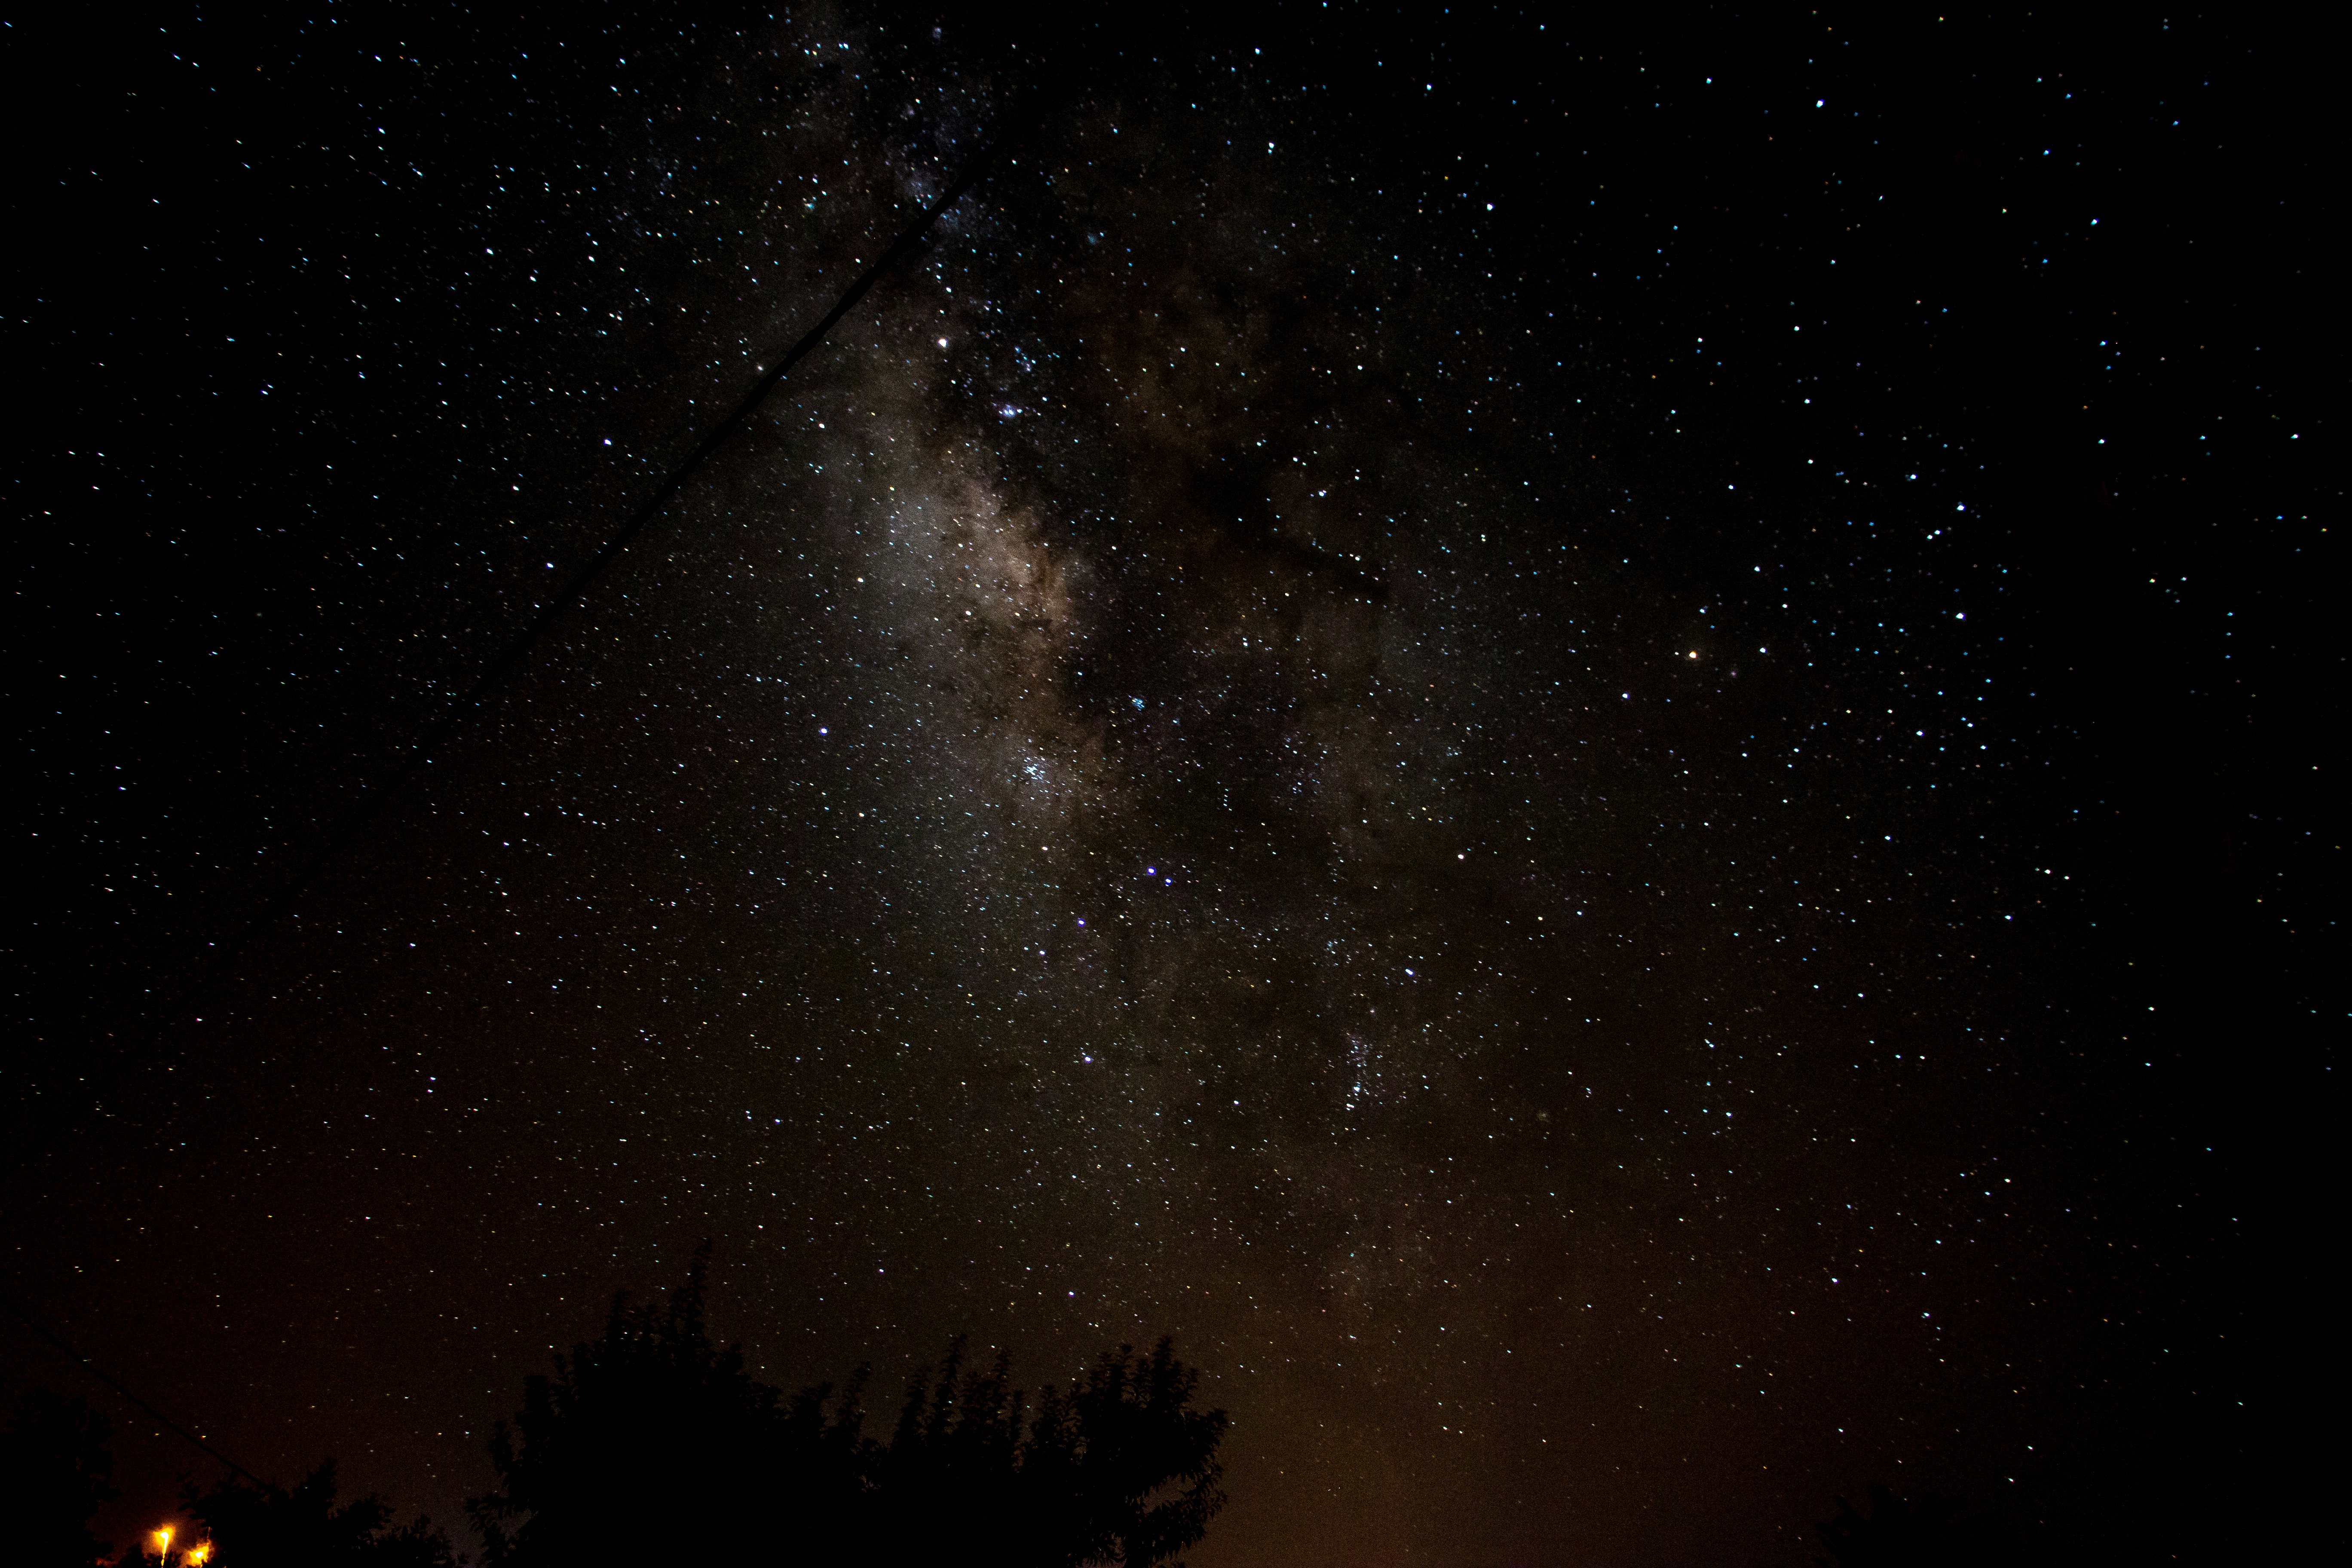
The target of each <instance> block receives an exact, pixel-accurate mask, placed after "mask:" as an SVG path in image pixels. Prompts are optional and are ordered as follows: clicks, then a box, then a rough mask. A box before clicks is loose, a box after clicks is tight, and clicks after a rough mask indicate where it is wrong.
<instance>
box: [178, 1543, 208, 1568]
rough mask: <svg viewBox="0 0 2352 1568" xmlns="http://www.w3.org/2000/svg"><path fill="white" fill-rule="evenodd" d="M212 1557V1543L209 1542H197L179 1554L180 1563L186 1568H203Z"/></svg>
mask: <svg viewBox="0 0 2352 1568" xmlns="http://www.w3.org/2000/svg"><path fill="white" fill-rule="evenodd" d="M212 1555H213V1543H212V1542H209V1541H199V1542H196V1543H195V1544H194V1546H191V1547H189V1548H188V1549H187V1550H186V1551H185V1552H181V1553H180V1561H181V1562H182V1563H185V1564H186V1565H187V1568H204V1565H205V1563H209V1562H211V1561H212Z"/></svg>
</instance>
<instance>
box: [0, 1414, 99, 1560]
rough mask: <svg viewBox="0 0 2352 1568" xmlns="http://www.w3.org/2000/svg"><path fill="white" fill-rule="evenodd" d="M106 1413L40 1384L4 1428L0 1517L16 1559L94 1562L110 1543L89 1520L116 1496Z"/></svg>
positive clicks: (0, 1437)
mask: <svg viewBox="0 0 2352 1568" xmlns="http://www.w3.org/2000/svg"><path fill="white" fill-rule="evenodd" d="M108 1436H109V1432H108V1429H107V1424H106V1417H104V1416H102V1415H99V1414H97V1413H96V1412H95V1411H93V1410H91V1409H90V1407H89V1405H86V1404H84V1403H83V1402H82V1401H81V1400H79V1399H64V1398H60V1397H59V1396H58V1395H57V1394H52V1393H50V1392H49V1391H48V1390H47V1389H46V1388H36V1389H33V1390H32V1391H30V1392H29V1393H27V1394H26V1395H25V1397H24V1398H23V1399H22V1400H20V1401H19V1402H18V1403H17V1405H16V1413H15V1415H12V1416H11V1417H10V1418H9V1421H8V1427H7V1430H6V1431H5V1433H0V1519H5V1520H6V1521H8V1522H7V1537H6V1541H7V1545H6V1551H7V1553H8V1555H10V1556H11V1557H13V1558H14V1559H16V1561H19V1562H24V1563H83V1564H87V1563H96V1562H97V1561H99V1559H100V1558H101V1557H104V1556H105V1555H106V1554H107V1552H108V1551H109V1550H110V1546H109V1543H108V1542H104V1541H101V1540H100V1539H99V1538H98V1537H97V1536H95V1535H93V1534H91V1533H90V1530H89V1521H90V1519H91V1518H92V1516H94V1515H95V1514H96V1513H97V1512H98V1510H100V1508H101V1507H103V1506H104V1505H105V1504H107V1503H110V1502H112V1501H113V1500H114V1499H115V1497H116V1496H117V1495H118V1494H117V1493H116V1492H115V1489H114V1456H113V1454H112V1453H111V1452H110V1451H109V1449H108V1448H107V1446H106V1445H107V1438H108Z"/></svg>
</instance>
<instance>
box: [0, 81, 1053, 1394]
mask: <svg viewBox="0 0 2352 1568" xmlns="http://www.w3.org/2000/svg"><path fill="white" fill-rule="evenodd" d="M1058 91H1059V89H1058V87H1055V88H1049V89H1045V90H1044V91H1041V92H1040V93H1039V94H1038V95H1037V97H1036V98H1035V99H1034V100H1033V101H1032V102H1031V103H1030V105H1029V106H1028V107H1027V108H1026V109H1025V110H1024V111H1023V112H1022V113H1021V114H1019V115H1017V116H1015V117H1014V118H1013V121H1011V122H1010V123H1009V124H1008V125H1007V126H1006V128H1005V129H1004V130H1003V132H999V133H998V134H997V136H996V137H995V138H994V139H992V141H990V142H988V143H987V144H986V145H985V146H983V147H982V148H981V150H980V151H979V153H976V154H974V155H973V157H972V160H971V163H968V164H966V165H965V167H964V171H963V174H962V175H961V177H960V178H959V179H958V180H957V181H956V182H955V184H952V185H950V186H949V187H948V188H947V191H946V193H945V194H944V195H941V196H940V198H939V199H938V200H937V201H934V202H933V203H932V204H931V205H929V206H928V207H926V208H924V209H923V212H922V214H921V216H919V217H917V218H916V219H915V221H914V222H913V223H911V224H909V225H908V226H907V228H906V230H905V231H904V232H903V233H901V234H900V235H899V236H898V239H897V240H896V241H894V242H893V243H892V245H891V247H890V248H889V249H887V250H886V251H884V252H883V253H882V256H881V258H880V259H879V260H877V261H876V262H875V263H874V264H873V265H872V266H871V267H868V268H866V270H865V271H864V272H862V273H860V274H859V275H858V277H857V280H856V282H854V283H852V284H850V286H849V288H848V289H847V290H846V291H845V293H844V294H843V295H842V296H841V299H840V300H838V301H837V302H836V303H835V305H834V307H833V309H832V310H828V311H826V312H825V315H824V320H823V321H819V322H817V324H816V325H815V326H814V327H811V328H810V329H809V330H808V331H807V332H806V333H805V334H803V336H802V338H801V340H800V342H796V343H794V344H793V346H792V348H791V349H790V350H789V351H788V352H787V353H785V354H784V356H783V358H782V359H781V360H779V361H778V362H777V363H776V368H775V369H773V370H772V371H770V372H768V374H765V375H763V376H761V378H760V380H759V382H758V383H757V384H755V385H754V386H753V387H752V388H751V392H750V393H749V394H747V395H745V397H744V398H743V401H742V402H740V404H738V405H736V407H735V411H734V412H733V413H731V414H730V415H729V416H727V417H726V418H724V419H722V420H720V421H719V424H718V426H716V427H715V428H714V429H712V430H711V432H710V433H709V435H707V436H705V437H703V438H702V440H701V441H700V442H699V443H698V445H697V446H696V447H695V448H694V450H692V451H691V452H688V454H687V455H686V458H685V459H684V460H683V461H681V462H680V463H678V465H677V467H676V468H672V469H671V470H670V473H669V477H668V478H667V479H664V480H663V481H662V482H661V484H660V485H659V486H658V487H657V488H656V489H655V490H654V492H653V494H651V495H650V496H648V497H646V500H645V501H644V502H643V503H642V504H640V505H639V506H638V508H637V510H635V511H634V512H632V513H631V514H630V515H629V520H628V521H626V522H625V523H623V524H622V525H621V528H620V531H618V532H616V533H614V535H613V537H612V538H610V539H609V540H607V541H605V542H604V548H603V549H601V550H599V551H598V552H596V553H595V555H594V557H593V558H592V559H591V560H590V561H589V563H588V564H587V565H586V566H584V567H583V568H582V569H581V570H580V571H578V572H577V573H575V574H573V575H572V580H571V582H570V583H568V584H565V586H564V587H563V589H562V592H561V593H559V594H557V595H556V596H555V597H554V598H553V599H551V600H550V601H548V603H547V604H546V605H544V606H543V607H542V608H541V610H540V612H539V614H538V615H537V616H534V617H533V618H532V620H531V623H530V626H526V627H524V628H523V632H522V635H521V636H520V637H517V638H516V639H515V640H514V641H513V642H512V643H511V644H509V646H508V647H507V649H506V651H505V652H503V653H501V654H500V655H499V657H498V658H495V659H493V660H492V661H491V662H490V665H489V667H488V668H487V669H485V670H483V672H482V673H481V675H480V676H479V677H478V678H477V679H476V680H475V681H474V684H473V686H472V687H471V688H470V689H468V690H467V693H466V694H465V696H463V697H461V698H459V699H458V700H457V702H456V703H454V704H453V705H451V707H450V708H449V710H448V711H446V713H444V714H443V715H442V716H441V719H440V721H438V722H436V724H435V725H434V726H433V728H432V729H430V730H428V731H425V735H424V737H423V738H422V739H420V740H418V741H417V742H415V743H414V744H412V745H411V746H410V747H409V748H408V752H407V754H406V755H405V756H404V757H403V758H402V759H401V761H400V764H399V765H398V766H397V767H395V768H394V770H393V771H392V773H391V774H390V775H389V776H387V777H386V778H385V779H384V780H383V782H382V783H381V784H375V785H374V786H373V787H372V788H370V789H369V790H368V791H367V792H366V793H365V794H364V795H362V796H361V797H360V802H359V804H358V805H356V806H354V807H353V808H352V812H351V814H350V815H349V816H345V817H344V818H343V821H342V824H341V826H338V827H337V828H336V829H335V831H334V832H333V833H331V834H330V835H329V836H328V837H327V840H326V842H325V843H324V844H322V845H320V847H319V849H318V850H317V851H316V852H315V853H314V854H312V855H311V857H310V859H309V860H308V861H307V862H305V863H304V865H303V867H302V868H301V869H300V870H299V871H298V872H296V873H295V875H294V878H293V879H292V880H291V881H289V883H287V885H286V886H285V888H284V889H281V890H280V891H279V892H278V896H277V897H276V898H274V899H272V900H269V902H268V904H266V905H264V906H263V907H262V910H261V912H260V913H258V914H257V915H255V916H254V917H253V918H252V919H251V920H249V921H247V922H246V923H245V925H244V927H243V928H242V929H241V930H239V931H237V933H236V936H234V937H232V938H231V939H230V940H229V941H228V942H226V943H225V944H223V945H222V946H221V947H220V949H219V950H218V951H217V952H215V954H214V956H213V960H212V962H211V963H209V964H207V965H205V971H204V973H202V974H200V975H198V976H197V977H196V982H195V984H193V985H191V986H189V987H188V989H187V990H186V991H184V992H183V993H182V994H181V995H180V999H179V1000H178V1001H177V1002H176V1003H174V1004H173V1005H172V1007H171V1009H170V1011H168V1012H166V1013H165V1014H164V1015H163V1018H162V1020H161V1021H159V1022H158V1023H157V1024H156V1025H155V1026H153V1027H152V1028H151V1029H149V1030H148V1031H147V1033H146V1034H145V1035H143V1036H142V1037H140V1039H139V1041H138V1043H137V1044H135V1045H133V1046H132V1047H131V1048H130V1049H129V1050H127V1051H125V1052H123V1053H122V1054H121V1056H119V1057H117V1058H115V1059H114V1061H113V1062H112V1063H111V1064H110V1066H109V1067H108V1068H106V1070H105V1071H104V1072H102V1073H100V1075H99V1077H98V1079H97V1081H96V1082H95V1083H93V1084H92V1085H91V1086H90V1087H89V1089H88V1090H87V1091H86V1092H84V1094H83V1095H82V1097H81V1099H80V1100H78V1101H76V1102H75V1103H74V1105H73V1106H72V1107H71V1109H69V1110H67V1111H66V1113H65V1114H64V1115H63V1116H60V1117H59V1118H58V1120H57V1121H53V1122H51V1123H50V1124H49V1126H48V1127H47V1129H45V1130H44V1131H42V1132H41V1133H40V1134H39V1136H37V1137H36V1138H34V1139H33V1140H31V1141H30V1142H27V1143H26V1144H24V1145H23V1146H22V1147H21V1148H20V1149H19V1151H18V1152H17V1155H16V1159H15V1160H14V1161H13V1162H12V1163H10V1164H9V1166H8V1169H7V1171H6V1173H5V1175H0V1181H6V1180H9V1179H11V1178H13V1177H15V1176H16V1174H17V1173H20V1172H22V1171H23V1170H25V1169H26V1167H27V1166H29V1165H30V1164H32V1163H33V1162H34V1161H35V1160H37V1159H38V1158H39V1157H40V1156H41V1154H42V1153H43V1152H46V1151H47V1148H48V1146H49V1145H50V1143H52V1142H55V1141H56V1140H57V1138H58V1134H60V1133H62V1132H63V1131H65V1130H66V1129H67V1128H68V1127H70V1126H72V1125H73V1124H74V1123H75V1122H77V1121H80V1120H81V1119H82V1117H84V1116H85V1115H87V1114H89V1110H90V1109H91V1107H93V1106H95V1105H97V1104H98V1103H99V1102H100V1100H102V1099H104V1097H105V1094H106V1091H107V1090H108V1089H110V1088H111V1087H113V1085H114V1084H115V1082H116V1081H117V1080H119V1079H121V1077H122V1076H123V1074H124V1073H125V1072H127V1071H129V1070H130V1068H131V1067H133V1066H134V1065H136V1064H137V1063H138V1062H140V1061H141V1060H142V1058H145V1057H146V1056H148V1055H149V1054H150V1053H151V1052H152V1051H153V1050H154V1049H155V1047H157V1046H159V1045H161V1044H162V1043H163V1038H164V1037H165V1036H166V1035H168V1034H169V1033H170V1032H171V1030H172V1028H173V1026H174V1025H176V1024H178V1023H179V1021H180V1020H181V1019H182V1018H184V1017H185V1016H187V1014H188V1009H189V1008H190V1007H192V1006H193V1005H194V1004H195V1002H196V999H197V998H198V997H200V996H202V995H203V994H205V992H206V991H207V990H209V989H210V988H211V987H212V986H213V984H215V982H216V981H218V980H219V979H220V978H221V976H223V975H224V974H226V973H228V971H229V970H230V968H231V967H233V966H234V965H235V964H236V961H237V959H238V958H239V957H240V956H241V955H242V954H243V953H244V952H245V950H246V949H247V947H249V946H250V945H252V942H253V940H254V938H256V937H257V936H259V935H260V934H261V932H262V931H265V930H266V929H268V926H269V924H270V922H272V921H275V920H276V919H277V918H278V916H279V915H281V914H283V913H284V912H285V911H286V910H287V909H288V908H289V906H290V905H291V904H292V903H293V902H294V900H296V899H297V898H298V897H299V896H300V895H301V893H302V891H303V889H306V888H308V887H309V886H310V882H311V880H312V879H314V878H315V877H317V876H318V874H319V872H320V870H321V869H322V868H324V867H325V866H326V864H327V862H329V861H330V860H331V859H333V858H335V856H336V855H337V854H339V853H341V851H342V849H343V848H344V847H346V846H348V845H349V844H350V843H351V842H352V840H353V839H354V838H356V837H359V835H360V831H361V829H362V828H364V827H365V826H367V825H368V824H369V823H370V822H371V821H373V819H374V817H375V815H376V813H377V812H378V811H380V810H381V809H382V808H383V804H384V802H385V801H387V800H389V799H391V798H392V795H393V793H394V791H395V790H397V789H398V788H399V787H400V785H401V784H404V783H405V782H406V781H407V779H408V776H409V774H411V773H415V771H416V768H417V765H418V764H419V763H423V762H425V760H426V759H427V758H428V757H430V756H431V755H432V752H433V750H434V748H435V747H436V746H438V745H439V744H440V743H441V742H443V741H446V740H447V739H448V738H449V734H450V732H451V731H454V730H456V729H457V726H458V725H459V724H460V723H462V722H463V721H465V719H466V718H467V715H468V714H470V713H472V712H473V710H474V709H475V707H476V706H477V705H478V703H479V702H480V701H481V700H482V698H483V696H484V695H485V694H486V693H487V692H488V690H489V689H490V688H491V687H492V686H495V685H496V684H498V681H499V678H500V677H502V676H504V675H505V674H506V673H507V671H508V670H509V669H511V668H514V666H515V665H516V664H517V663H518V662H520V659H521V658H522V657H523V655H524V654H526V653H528V652H529V651H530V647H531V645H532V644H534V643H536V642H537V641H538V640H539V638H540V636H541V633H543V632H545V631H546V630H547V628H548V627H549V626H551V625H553V624H554V623H555V621H556V619H557V618H558V617H559V616H562V614H563V612H564V611H566V610H568V609H570V608H571V607H572V605H574V604H576V603H578V602H579V600H580V598H581V596H582V595H583V594H585V593H586V592H587V590H588V588H589V585H590V584H593V583H594V582H595V580H596V579H597V578H598V577H599V576H601V575H602V574H604V569H605V568H606V567H607V566H609V565H611V564H612V563H613V562H614V560H616V559H617V558H618V557H619V556H620V553H621V552H622V551H624V550H625V549H626V548H628V545H629V542H630V541H631V540H633V539H635V537H636V536H637V534H638V533H639V532H640V531H643V530H644V528H645V527H646V524H647V523H649V522H651V521H653V520H654V518H655V516H656V514H658V513H659V512H660V511H661V510H662V508H663V507H665V506H667V504H668V503H669V500H670V499H671V498H672V497H674V496H676V495H677V492H678V491H679V490H680V489H683V488H685V485H686V481H687V480H688V478H690V477H691V476H692V475H693V473H694V471H695V470H696V469H697V468H700V467H701V466H702V462H703V459H704V458H708V457H709V456H710V455H711V454H712V453H713V452H716V451H717V450H718V449H719V447H721V446H723V445H725V444H726V442H727V440H728V439H729V438H730V437H732V436H733V435H734V434H735V433H736V431H738V430H740V429H741V428H742V426H743V422H744V421H745V420H746V419H748V418H750V417H751V412H752V410H754V409H756V408H757V407H758V406H759V405H760V404H761V402H762V401H763V400H764V399H765V398H766V397H767V395H768V394H769V393H770V392H772V391H773V390H774V389H775V386H776V384H777V383H778V382H780V381H782V380H783V379H784V376H785V374H787V373H788V372H790V371H791V369H792V368H793V366H794V365H796V364H798V363H800V362H801V361H802V360H803V359H804V358H806V357H807V355H808V354H809V353H810V351H811V350H813V349H814V348H815V347H816V346H817V344H818V343H820V342H823V341H824V335H825V333H827V332H828V331H832V330H833V328H834V326H835V323H837V322H838V321H840V320H841V319H842V317H844V316H845V315H847V314H848V313H849V311H850V310H851V309H852V308H853V307H854V306H856V303H857V302H858V300H862V299H864V298H865V297H866V290H867V289H871V288H873V287H874V285H875V284H876V283H877V281H879V280H880V279H881V278H882V276H883V274H885V273H887V272H888V271H889V270H890V269H891V268H893V267H895V266H897V265H898V263H899V262H900V261H902V260H904V259H905V258H907V256H908V253H910V252H911V251H913V250H914V248H915V247H917V246H918V245H919V244H921V243H922V239H923V237H924V235H926V234H928V233H929V231H930V227H931V225H932V224H933V223H934V222H935V221H937V219H938V218H939V216H940V214H941V213H943V212H945V211H947V209H948V208H950V207H951V206H953V205H955V204H956V203H957V202H958V201H960V200H961V199H962V197H963V195H964V194H965V193H966V192H967V191H969V190H971V187H972V186H973V184H976V183H978V181H979V179H980V177H981V175H982V174H984V173H985V172H986V171H987V168H988V165H989V163H990V162H991V161H992V160H993V159H994V158H995V156H996V154H997V153H999V152H1000V151H1002V150H1003V147H1004V146H1005V144H1006V143H1007V142H1011V141H1012V140H1013V138H1014V137H1016V136H1018V135H1019V134H1020V133H1021V132H1024V131H1025V130H1027V129H1028V128H1029V126H1030V125H1031V124H1033V123H1034V121H1036V120H1037V119H1038V117H1039V116H1040V115H1042V114H1043V113H1044V112H1045V110H1046V109H1047V108H1048V107H1050V106H1051V104H1052V103H1053V101H1054V100H1055V98H1056V97H1057V96H1058ZM12 1310H13V1309H12ZM26 1321H27V1322H29V1321H31V1320H30V1319H27V1320H26ZM126 1397H127V1396H126ZM157 1419H158V1420H161V1419H162V1417H161V1416H158V1417H157ZM175 1430H176V1428H175Z"/></svg>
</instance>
